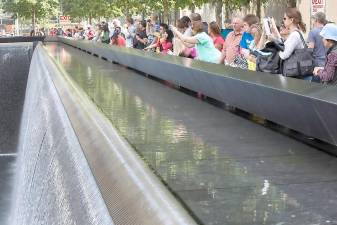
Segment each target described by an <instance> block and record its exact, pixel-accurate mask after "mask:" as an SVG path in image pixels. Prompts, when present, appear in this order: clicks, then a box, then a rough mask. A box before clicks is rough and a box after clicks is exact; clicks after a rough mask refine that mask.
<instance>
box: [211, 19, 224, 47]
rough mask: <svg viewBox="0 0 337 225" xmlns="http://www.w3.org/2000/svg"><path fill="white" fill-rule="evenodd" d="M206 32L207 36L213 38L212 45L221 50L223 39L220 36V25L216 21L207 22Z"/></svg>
mask: <svg viewBox="0 0 337 225" xmlns="http://www.w3.org/2000/svg"><path fill="white" fill-rule="evenodd" d="M208 33H209V36H211V37H212V39H213V43H214V46H215V47H216V48H217V49H218V50H219V51H222V48H223V45H224V43H225V40H224V39H223V37H222V36H221V31H220V27H219V25H218V24H217V23H216V22H212V23H210V24H209V27H208Z"/></svg>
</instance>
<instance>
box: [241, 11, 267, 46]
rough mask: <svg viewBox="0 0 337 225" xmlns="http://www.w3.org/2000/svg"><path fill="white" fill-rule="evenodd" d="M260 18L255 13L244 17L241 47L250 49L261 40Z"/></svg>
mask: <svg viewBox="0 0 337 225" xmlns="http://www.w3.org/2000/svg"><path fill="white" fill-rule="evenodd" d="M259 22H260V21H259V18H258V17H257V16H255V15H253V14H248V15H246V16H245V17H244V18H243V31H244V33H243V35H242V39H241V42H240V47H241V48H244V49H249V48H250V47H253V46H255V45H256V44H257V43H259V42H260V38H261V34H262V32H261V28H260V26H259Z"/></svg>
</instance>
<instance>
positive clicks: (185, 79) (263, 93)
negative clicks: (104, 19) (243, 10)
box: [60, 38, 337, 145]
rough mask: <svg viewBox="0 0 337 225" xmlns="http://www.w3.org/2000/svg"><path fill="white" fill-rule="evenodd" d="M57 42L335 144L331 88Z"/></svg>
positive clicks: (336, 99) (336, 111) (335, 104)
mask: <svg viewBox="0 0 337 225" xmlns="http://www.w3.org/2000/svg"><path fill="white" fill-rule="evenodd" d="M60 41H61V42H63V43H65V44H68V45H71V46H73V47H76V48H79V49H82V50H84V51H87V52H88V53H91V54H94V55H97V56H99V57H102V58H105V59H107V60H109V61H112V62H117V63H120V64H122V65H125V66H128V67H130V68H133V69H136V70H138V71H141V72H144V73H147V74H150V75H152V76H155V77H158V78H160V79H163V80H167V81H171V82H173V83H174V84H176V85H179V86H183V87H185V88H188V89H190V90H194V91H197V92H202V93H203V94H205V95H207V96H209V97H212V98H214V99H217V100H219V101H222V102H225V103H228V104H230V105H232V106H235V107H238V108H240V109H242V110H245V111H248V112H250V113H254V114H257V115H259V116H261V117H264V118H266V119H268V120H271V121H273V122H276V123H278V124H281V125H283V126H285V127H288V128H291V129H294V130H296V131H299V132H301V133H303V134H306V135H309V136H312V137H315V138H317V139H320V140H323V141H325V142H328V143H330V144H333V145H337V120H336V119H335V118H336V115H337V95H336V93H337V87H335V86H323V85H321V84H314V83H310V82H307V81H303V80H297V79H292V78H285V77H282V76H277V75H270V74H265V73H257V72H251V71H246V70H241V69H236V68H231V67H226V66H224V65H216V64H209V63H204V62H200V61H197V60H190V59H185V58H180V57H174V56H164V55H161V54H155V53H146V52H143V51H139V50H135V49H127V48H118V47H112V46H108V45H104V44H97V43H91V42H87V41H77V40H72V39H66V38H60Z"/></svg>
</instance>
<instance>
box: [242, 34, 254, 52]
mask: <svg viewBox="0 0 337 225" xmlns="http://www.w3.org/2000/svg"><path fill="white" fill-rule="evenodd" d="M253 41H254V37H253V35H251V34H250V33H247V32H244V33H243V35H242V38H241V41H240V47H241V48H244V49H249V46H250V44H251V43H252V42H253Z"/></svg>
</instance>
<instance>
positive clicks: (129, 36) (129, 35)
mask: <svg viewBox="0 0 337 225" xmlns="http://www.w3.org/2000/svg"><path fill="white" fill-rule="evenodd" d="M126 23H127V25H126V26H127V32H126V35H125V37H126V47H133V39H134V38H135V36H136V30H137V28H136V26H135V25H134V20H133V19H132V18H131V17H129V18H127V19H126Z"/></svg>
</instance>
